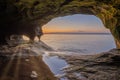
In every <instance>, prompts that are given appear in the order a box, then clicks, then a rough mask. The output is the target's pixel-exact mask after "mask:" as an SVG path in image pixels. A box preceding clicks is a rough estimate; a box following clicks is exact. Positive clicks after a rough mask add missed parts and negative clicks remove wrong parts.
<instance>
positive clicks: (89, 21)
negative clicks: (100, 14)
mask: <svg viewBox="0 0 120 80" xmlns="http://www.w3.org/2000/svg"><path fill="white" fill-rule="evenodd" d="M43 32H44V33H64V32H69V33H109V30H108V29H106V28H105V27H104V25H103V23H102V21H101V20H100V19H99V18H97V17H96V16H94V15H82V14H76V15H70V16H64V17H58V18H54V19H52V20H51V21H50V22H48V23H47V24H46V25H44V26H43Z"/></svg>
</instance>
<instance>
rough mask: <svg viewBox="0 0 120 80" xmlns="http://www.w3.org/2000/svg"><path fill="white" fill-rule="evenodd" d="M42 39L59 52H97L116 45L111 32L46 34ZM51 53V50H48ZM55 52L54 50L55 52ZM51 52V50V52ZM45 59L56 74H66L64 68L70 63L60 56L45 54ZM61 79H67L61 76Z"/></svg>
mask: <svg viewBox="0 0 120 80" xmlns="http://www.w3.org/2000/svg"><path fill="white" fill-rule="evenodd" d="M41 40H42V41H43V42H44V43H46V44H47V45H48V46H50V47H52V48H53V49H55V53H56V51H57V52H58V53H59V54H63V53H64V54H68V55H69V54H70V55H71V54H72V55H75V54H85V55H86V54H88V55H89V54H95V53H101V52H106V51H109V50H110V49H113V48H115V47H116V45H115V42H114V39H113V37H112V35H110V34H44V35H43V36H42V38H41ZM47 53H49V52H47ZM53 53H54V52H53ZM50 54H51V52H50ZM43 61H44V62H45V63H46V64H47V65H48V66H49V68H50V70H51V71H52V72H53V73H54V75H57V76H59V75H60V76H61V75H64V71H62V69H63V68H64V67H68V66H69V64H68V63H67V62H66V61H65V60H64V59H61V58H59V57H58V56H49V55H47V54H44V55H43ZM60 80H67V79H64V78H60Z"/></svg>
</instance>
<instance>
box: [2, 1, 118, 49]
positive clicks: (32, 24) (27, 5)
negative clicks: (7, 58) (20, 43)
mask: <svg viewBox="0 0 120 80" xmlns="http://www.w3.org/2000/svg"><path fill="white" fill-rule="evenodd" d="M73 14H86V15H87V14H89V15H95V16H97V17H98V18H100V19H101V20H102V22H103V24H104V25H105V27H106V28H108V29H110V31H111V33H112V35H113V36H114V39H115V41H116V44H117V47H118V48H120V0H0V43H1V44H2V43H5V42H6V40H5V39H6V37H9V36H10V35H13V34H19V35H23V34H24V35H26V36H28V37H29V38H30V39H31V40H33V39H34V37H35V36H36V34H35V28H36V26H37V25H39V26H40V28H42V26H43V25H45V24H46V23H48V22H49V21H50V20H51V19H53V18H56V17H60V16H66V15H73ZM41 33H42V31H41Z"/></svg>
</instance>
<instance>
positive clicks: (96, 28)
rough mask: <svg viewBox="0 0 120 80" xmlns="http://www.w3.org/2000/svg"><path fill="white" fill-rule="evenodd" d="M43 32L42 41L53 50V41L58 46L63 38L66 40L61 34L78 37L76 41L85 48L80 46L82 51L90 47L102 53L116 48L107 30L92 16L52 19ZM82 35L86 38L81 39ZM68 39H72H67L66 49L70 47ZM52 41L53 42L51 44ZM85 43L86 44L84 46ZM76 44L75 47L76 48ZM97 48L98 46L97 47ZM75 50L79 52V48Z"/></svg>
mask: <svg viewBox="0 0 120 80" xmlns="http://www.w3.org/2000/svg"><path fill="white" fill-rule="evenodd" d="M43 32H44V33H45V34H44V35H43V37H42V40H43V41H45V42H46V43H47V44H48V45H50V46H52V47H54V48H55V47H56V46H54V45H56V41H55V40H58V44H57V45H58V46H60V45H61V44H62V41H60V40H64V37H65V39H67V38H66V37H67V36H62V35H63V34H65V35H66V34H67V35H69V36H70V35H71V34H74V35H77V36H76V37H79V38H78V40H79V41H80V42H79V43H78V44H79V45H81V44H82V45H85V47H82V46H80V47H81V48H82V49H84V48H90V46H91V47H92V48H97V49H98V48H101V49H98V52H100V50H101V52H102V51H107V50H109V49H112V48H115V47H116V46H115V42H114V38H113V37H112V35H111V32H110V31H109V29H107V28H105V27H104V25H103V23H102V21H101V20H100V19H99V18H97V17H96V16H94V15H83V14H74V15H69V16H64V17H58V18H55V19H52V20H51V21H50V22H48V24H46V25H44V26H43ZM46 34H47V35H48V34H56V35H57V36H58V37H57V36H56V35H55V36H54V35H49V36H47V35H46ZM58 34H62V35H58ZM88 34H89V35H88ZM78 35H82V36H78ZM84 35H85V36H86V35H87V36H88V38H86V37H83V36H84ZM93 35H94V36H93ZM95 36H97V37H95ZM72 37H73V35H72ZM76 37H75V36H74V38H75V39H77V38H76ZM48 38H50V40H49V39H48ZM51 38H53V39H51ZM56 38H57V39H56ZM60 38H61V39H60ZM90 38H94V39H90ZM54 39H55V40H54ZM69 39H72V38H70V37H68V47H69V46H70V45H69V44H70V40H69ZM84 39H87V40H84ZM97 39H99V40H98V41H96V40H97ZM52 40H53V42H51V41H52ZM73 40H74V39H73ZM105 40H106V41H105ZM71 41H72V40H71ZM94 41H95V42H94ZM54 42H55V44H54ZM59 42H60V43H59ZM85 42H86V44H85ZM93 42H94V43H93ZM63 43H64V42H63ZM87 43H88V44H87ZM90 43H93V44H90ZM100 43H101V44H100ZM71 44H72V43H71ZM78 44H77V46H78ZM61 46H62V45H61ZM86 46H89V47H86ZM93 46H94V47H93ZM95 46H96V47H95ZM97 46H99V47H97ZM63 47H64V46H63ZM65 47H67V46H65ZM75 47H76V46H75ZM76 48H77V47H76ZM66 49H67V48H66ZM76 50H78V51H79V48H78V49H76ZM96 52H97V51H96Z"/></svg>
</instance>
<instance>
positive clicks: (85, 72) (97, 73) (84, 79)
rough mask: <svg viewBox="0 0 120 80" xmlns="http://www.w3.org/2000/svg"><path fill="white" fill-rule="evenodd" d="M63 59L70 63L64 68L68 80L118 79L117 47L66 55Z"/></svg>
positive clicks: (119, 62)
mask: <svg viewBox="0 0 120 80" xmlns="http://www.w3.org/2000/svg"><path fill="white" fill-rule="evenodd" d="M64 59H65V60H66V61H67V62H68V63H69V64H70V66H69V67H67V68H64V71H65V72H66V76H65V77H68V79H69V80H120V50H119V49H112V50H110V51H109V52H103V53H100V54H94V55H79V56H78V55H77V56H76V55H72V56H66V57H65V58H64ZM80 76H81V77H80Z"/></svg>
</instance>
